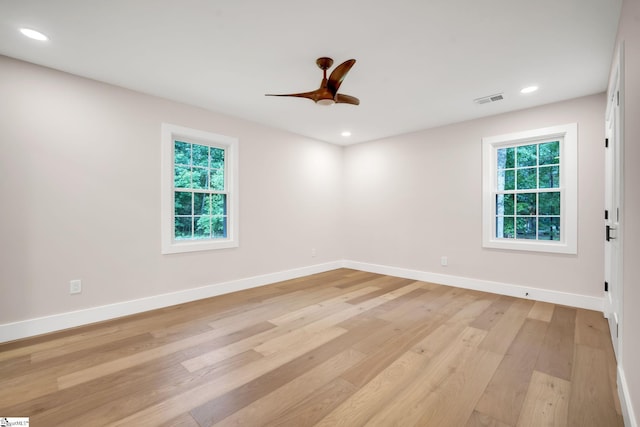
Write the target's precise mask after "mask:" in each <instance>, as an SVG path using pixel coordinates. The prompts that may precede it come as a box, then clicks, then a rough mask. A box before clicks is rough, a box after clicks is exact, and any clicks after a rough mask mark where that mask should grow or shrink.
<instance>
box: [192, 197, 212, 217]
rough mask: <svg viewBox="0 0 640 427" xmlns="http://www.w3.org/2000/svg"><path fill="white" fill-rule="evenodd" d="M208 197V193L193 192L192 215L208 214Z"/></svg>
mask: <svg viewBox="0 0 640 427" xmlns="http://www.w3.org/2000/svg"><path fill="white" fill-rule="evenodd" d="M209 198H210V196H209V195H208V194H204V193H193V215H208V214H209Z"/></svg>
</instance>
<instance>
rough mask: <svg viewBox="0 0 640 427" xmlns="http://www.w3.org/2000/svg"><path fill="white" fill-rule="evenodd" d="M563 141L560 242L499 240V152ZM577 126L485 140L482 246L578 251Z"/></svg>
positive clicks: (499, 136) (571, 125)
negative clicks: (551, 140) (497, 215)
mask: <svg viewBox="0 0 640 427" xmlns="http://www.w3.org/2000/svg"><path fill="white" fill-rule="evenodd" d="M554 138H558V139H559V140H560V187H559V191H560V193H561V196H560V200H561V202H560V240H559V241H549V240H525V239H500V238H497V237H495V236H496V203H495V200H496V193H497V187H498V186H497V184H498V183H497V150H498V149H499V148H504V147H509V146H513V145H525V144H535V143H539V142H542V141H544V140H549V139H554ZM577 240H578V124H577V123H569V124H565V125H559V126H552V127H548V128H542V129H533V130H528V131H523V132H516V133H510V134H505V135H497V136H491V137H486V138H482V246H483V247H485V248H494V249H509V250H521V251H535V252H551V253H563V254H576V253H577V252H578V241H577Z"/></svg>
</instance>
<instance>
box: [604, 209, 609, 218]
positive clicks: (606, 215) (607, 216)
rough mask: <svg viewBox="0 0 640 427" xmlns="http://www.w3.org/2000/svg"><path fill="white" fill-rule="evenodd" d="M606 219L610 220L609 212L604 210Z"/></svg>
mask: <svg viewBox="0 0 640 427" xmlns="http://www.w3.org/2000/svg"><path fill="white" fill-rule="evenodd" d="M604 219H609V211H608V210H607V209H605V210H604Z"/></svg>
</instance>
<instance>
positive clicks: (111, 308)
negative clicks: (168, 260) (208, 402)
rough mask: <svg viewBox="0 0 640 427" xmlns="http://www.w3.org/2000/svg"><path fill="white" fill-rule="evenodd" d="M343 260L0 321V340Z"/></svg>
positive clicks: (213, 293)
mask: <svg viewBox="0 0 640 427" xmlns="http://www.w3.org/2000/svg"><path fill="white" fill-rule="evenodd" d="M342 264H343V263H342V261H334V262H330V263H326V264H317V265H312V266H309V267H302V268H296V269H292V270H286V271H280V272H276V273H270V274H264V275H260V276H255V277H248V278H245V279H239V280H232V281H229V282H223V283H216V284H213V285H207V286H202V287H198V288H193V289H187V290H184V291H178V292H172V293H168V294H162V295H154V296H151V297H146V298H140V299H136V300H131V301H123V302H119V303H115V304H108V305H102V306H99V307H91V308H87V309H83V310H78V311H70V312H66V313H60V314H54V315H51V316H45V317H38V318H35V319H28V320H23V321H19V322H13V323H6V324H3V325H0V343H1V342H7V341H13V340H17V339H21V338H27V337H32V336H35V335H40V334H46V333H49V332H54V331H60V330H63V329H68V328H73V327H76V326H82V325H87V324H90V323H95V322H101V321H104V320H109V319H115V318H117V317H122V316H128V315H130V314H136V313H142V312H144V311H149V310H155V309H158V308H164V307H169V306H172V305H177V304H182V303H185V302H190V301H196V300H200V299H204V298H210V297H214V296H217V295H222V294H227V293H231V292H236V291H241V290H244V289H250V288H256V287H258V286H264V285H268V284H271V283H277V282H282V281H284V280H290V279H296V278H298V277H303V276H308V275H310V274H316V273H322V272H325V271H330V270H335V269H337V268H341V267H342Z"/></svg>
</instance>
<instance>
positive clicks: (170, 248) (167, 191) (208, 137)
mask: <svg viewBox="0 0 640 427" xmlns="http://www.w3.org/2000/svg"><path fill="white" fill-rule="evenodd" d="M160 139H161V150H160V154H161V219H160V223H161V228H162V230H161V241H162V254H174V253H182V252H194V251H207V250H214V249H226V248H234V247H238V245H239V240H238V218H239V215H238V206H239V203H238V199H239V192H238V139H237V138H233V137H229V136H224V135H218V134H215V133H211V132H205V131H201V130H197V129H191V128H187V127H183V126H177V125H173V124H169V123H162V126H161V138H160ZM176 139H177V140H180V141H185V142H190V143H193V144H200V145H208V146H211V147H216V148H222V149H224V150H225V166H224V167H225V191H226V194H227V237H226V238H224V239H207V240H176V239H175V237H174V232H175V230H174V203H175V201H174V191H175V188H174V177H173V168H174V141H175V140H176Z"/></svg>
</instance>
